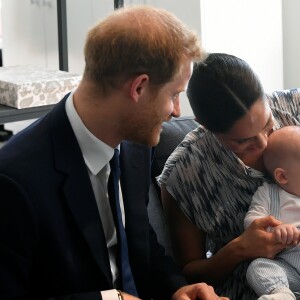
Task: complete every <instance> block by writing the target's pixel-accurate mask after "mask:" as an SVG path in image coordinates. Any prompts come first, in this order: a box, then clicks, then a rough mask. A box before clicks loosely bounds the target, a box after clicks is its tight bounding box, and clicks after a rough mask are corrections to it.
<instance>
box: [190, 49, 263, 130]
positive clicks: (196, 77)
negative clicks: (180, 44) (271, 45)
mask: <svg viewBox="0 0 300 300" xmlns="http://www.w3.org/2000/svg"><path fill="white" fill-rule="evenodd" d="M263 94H264V91H263V88H262V85H261V83H260V81H259V79H258V77H257V75H256V74H255V73H254V72H253V71H252V69H251V67H250V66H249V65H248V64H247V63H246V62H245V61H244V60H242V59H240V58H238V57H235V56H233V55H229V54H224V53H211V54H209V55H208V56H207V58H206V59H205V60H204V61H203V62H201V63H198V64H196V65H195V66H194V71H193V74H192V77H191V79H190V81H189V84H188V89H187V96H188V98H189V101H190V104H191V107H192V110H193V112H194V115H195V117H196V119H197V121H198V122H199V123H200V124H201V125H203V126H204V127H205V128H206V129H208V130H210V131H211V132H215V133H221V132H226V131H228V130H229V129H230V128H231V127H232V126H233V124H234V123H235V122H236V121H237V120H239V119H240V118H241V117H243V116H244V115H245V114H246V113H247V111H248V110H249V108H250V107H251V106H252V105H253V104H254V103H255V102H256V101H257V100H258V99H260V98H261V99H262V97H263Z"/></svg>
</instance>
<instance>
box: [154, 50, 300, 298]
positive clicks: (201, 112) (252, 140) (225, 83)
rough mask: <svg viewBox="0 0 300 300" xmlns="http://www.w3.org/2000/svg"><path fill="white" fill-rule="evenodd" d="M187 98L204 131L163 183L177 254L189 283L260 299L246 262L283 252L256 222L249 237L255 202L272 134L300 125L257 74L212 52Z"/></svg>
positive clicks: (188, 143)
mask: <svg viewBox="0 0 300 300" xmlns="http://www.w3.org/2000/svg"><path fill="white" fill-rule="evenodd" d="M187 95H188V98H189V101H190V104H191V107H192V109H193V112H194V115H195V118H196V120H197V121H198V122H199V124H200V126H199V127H198V128H197V129H195V130H194V131H192V132H190V133H189V134H188V135H187V136H186V137H185V139H184V140H183V141H182V143H181V144H180V145H179V146H178V147H177V148H176V150H175V151H174V152H173V153H172V155H171V156H170V157H169V159H168V161H167V163H166V165H165V168H164V170H163V172H162V174H161V176H160V177H159V179H158V181H159V183H160V185H161V190H162V201H163V206H164V209H165V212H166V216H167V220H168V223H169V227H170V232H171V238H172V242H173V251H174V256H175V258H176V260H177V261H178V262H179V263H180V265H181V267H182V269H183V271H184V273H185V274H186V275H187V277H188V279H189V280H190V282H198V281H206V282H208V283H209V284H211V285H213V286H214V287H215V288H216V291H217V292H218V293H219V294H222V295H226V296H227V297H229V298H230V299H232V300H235V299H236V300H252V299H257V296H256V295H255V293H254V292H253V291H252V290H251V289H250V287H249V286H248V284H247V281H246V277H245V274H246V270H247V266H248V264H249V261H250V260H251V259H253V258H256V257H268V258H273V257H274V256H275V255H276V254H277V253H278V252H280V251H281V250H283V247H284V246H282V245H280V244H279V243H278V242H276V239H275V237H274V236H273V234H272V233H270V232H267V230H266V228H267V227H268V226H276V225H278V224H279V222H278V221H277V220H276V219H275V218H273V217H271V216H270V217H265V218H262V219H259V220H256V221H255V222H253V223H252V225H251V226H250V227H249V228H248V229H247V230H246V231H244V229H243V220H244V217H245V214H246V212H247V210H248V207H249V204H250V201H251V198H252V196H253V194H254V192H255V191H256V189H257V188H258V186H260V185H262V183H263V182H264V181H265V180H267V177H266V176H265V168H264V165H263V161H262V153H263V151H264V149H265V147H266V145H267V140H268V136H269V134H270V133H271V132H272V131H273V130H276V129H278V128H280V127H283V126H286V125H299V123H298V121H297V120H296V119H294V118H293V117H292V116H291V115H289V114H288V113H285V112H283V111H282V110H279V109H275V108H271V107H270V105H269V103H268V100H267V98H266V96H265V94H264V91H263V88H262V85H261V83H260V81H259V79H258V77H257V75H256V74H255V73H254V72H253V71H252V69H251V68H250V66H249V65H248V64H247V63H246V62H245V61H243V60H242V59H239V58H237V57H235V56H232V55H228V54H221V53H214V54H210V55H208V56H207V58H206V59H205V60H204V61H203V62H202V63H200V64H198V65H196V66H195V68H194V72H193V75H192V77H191V79H190V82H189V85H188V90H187Z"/></svg>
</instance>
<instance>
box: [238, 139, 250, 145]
mask: <svg viewBox="0 0 300 300" xmlns="http://www.w3.org/2000/svg"><path fill="white" fill-rule="evenodd" d="M247 141H248V139H240V140H237V141H236V142H237V143H238V144H240V145H241V144H244V143H246V142H247Z"/></svg>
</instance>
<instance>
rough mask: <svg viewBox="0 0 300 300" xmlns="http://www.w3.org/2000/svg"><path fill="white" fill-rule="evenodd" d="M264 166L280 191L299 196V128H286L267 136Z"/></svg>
mask: <svg viewBox="0 0 300 300" xmlns="http://www.w3.org/2000/svg"><path fill="white" fill-rule="evenodd" d="M264 164H265V167H266V169H267V171H268V172H269V173H270V174H271V175H272V176H273V178H274V180H275V181H276V182H277V184H278V185H279V186H280V187H281V188H282V189H284V190H285V191H287V192H288V193H290V194H294V195H297V196H300V126H286V127H283V128H281V129H278V130H276V131H274V132H273V133H272V134H271V135H270V136H269V138H268V146H267V148H266V150H265V151H264Z"/></svg>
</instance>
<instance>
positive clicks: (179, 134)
mask: <svg viewBox="0 0 300 300" xmlns="http://www.w3.org/2000/svg"><path fill="white" fill-rule="evenodd" d="M197 126H199V124H198V123H197V122H196V121H195V117H193V116H188V117H179V118H172V119H171V120H170V121H169V122H165V123H164V124H163V129H162V132H161V135H160V142H159V143H158V145H157V146H156V148H155V150H154V156H153V162H152V175H153V178H154V177H156V176H158V175H160V174H161V172H162V170H163V168H164V165H165V163H166V160H167V159H168V157H169V156H170V155H171V153H172V152H173V151H174V150H175V148H176V147H177V146H178V144H179V143H180V142H181V141H182V140H183V139H184V137H185V136H186V134H187V133H188V132H190V131H191V130H193V129H195V128H196V127H197Z"/></svg>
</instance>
